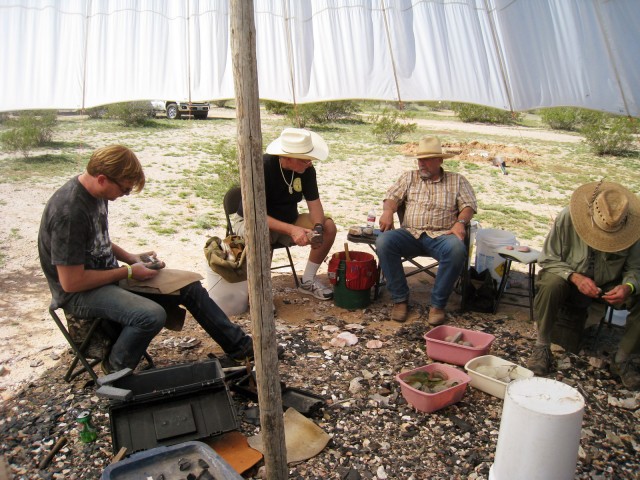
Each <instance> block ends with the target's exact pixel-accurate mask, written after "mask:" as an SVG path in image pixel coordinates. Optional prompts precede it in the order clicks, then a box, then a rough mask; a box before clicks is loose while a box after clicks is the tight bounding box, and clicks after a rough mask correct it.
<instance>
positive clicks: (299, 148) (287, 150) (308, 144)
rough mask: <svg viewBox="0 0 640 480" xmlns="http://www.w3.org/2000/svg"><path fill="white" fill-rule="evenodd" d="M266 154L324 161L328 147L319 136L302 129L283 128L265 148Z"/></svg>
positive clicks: (327, 154) (327, 153)
mask: <svg viewBox="0 0 640 480" xmlns="http://www.w3.org/2000/svg"><path fill="white" fill-rule="evenodd" d="M267 153H268V154H271V155H278V156H280V157H290V158H300V159H302V160H325V159H326V158H327V157H328V156H329V147H328V146H327V144H326V142H325V141H324V140H323V139H322V137H321V136H320V135H318V134H317V133H314V132H310V131H309V130H305V129H303V128H285V129H284V130H283V131H282V133H281V134H280V137H279V138H277V139H276V140H274V141H273V142H271V143H270V144H269V146H268V147H267Z"/></svg>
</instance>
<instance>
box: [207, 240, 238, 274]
mask: <svg viewBox="0 0 640 480" xmlns="http://www.w3.org/2000/svg"><path fill="white" fill-rule="evenodd" d="M223 243H224V244H225V245H223ZM246 253H247V250H246V248H245V244H244V239H243V238H242V237H239V236H238V235H229V236H228V237H227V238H225V239H224V240H221V239H220V237H211V238H209V240H207V243H205V245H204V255H205V257H206V258H207V262H208V264H209V267H210V268H211V269H212V270H213V271H214V272H216V273H217V274H218V275H220V276H221V277H222V278H223V279H224V280H225V281H227V282H228V283H237V282H244V281H245V280H246V279H247V263H246V261H245V258H246Z"/></svg>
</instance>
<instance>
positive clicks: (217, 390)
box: [109, 359, 239, 454]
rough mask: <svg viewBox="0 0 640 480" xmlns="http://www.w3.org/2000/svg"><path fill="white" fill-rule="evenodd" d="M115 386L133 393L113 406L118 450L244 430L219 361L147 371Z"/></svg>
mask: <svg viewBox="0 0 640 480" xmlns="http://www.w3.org/2000/svg"><path fill="white" fill-rule="evenodd" d="M112 385H113V386H114V387H116V388H121V389H125V390H130V391H131V393H132V395H131V397H130V398H129V399H128V400H125V401H112V402H111V403H110V405H109V417H110V422H111V437H112V441H113V450H114V452H118V451H119V450H120V448H122V447H126V448H127V454H131V453H134V452H138V451H140V450H147V449H150V448H153V447H157V446H160V445H175V444H177V443H181V442H186V441H190V440H200V439H203V438H207V437H211V436H215V435H219V434H222V433H225V432H228V431H231V430H237V429H238V428H239V423H238V418H237V414H236V410H235V408H234V406H233V404H232V402H231V396H230V394H229V390H228V388H227V386H226V384H225V382H224V374H223V372H222V368H221V367H220V362H218V360H217V359H212V360H207V361H204V362H196V363H189V364H182V365H173V366H170V367H165V368H156V369H152V370H146V371H143V372H140V373H135V374H132V375H129V376H126V377H123V378H120V379H118V380H116V381H115V382H114V383H113V384H112Z"/></svg>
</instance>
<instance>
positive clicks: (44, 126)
mask: <svg viewBox="0 0 640 480" xmlns="http://www.w3.org/2000/svg"><path fill="white" fill-rule="evenodd" d="M57 121H58V118H57V115H56V112H55V111H53V110H43V111H24V112H21V113H19V114H18V115H17V116H14V117H9V118H7V119H6V120H5V122H4V124H5V125H6V126H7V127H8V130H7V131H5V132H3V133H2V135H0V143H2V146H3V147H4V149H5V150H7V151H9V152H21V153H22V155H23V156H24V157H25V158H26V157H28V156H29V152H30V151H31V149H33V148H34V147H38V146H41V145H44V144H46V143H47V142H50V141H51V137H52V136H53V130H54V128H55V126H56V123H57Z"/></svg>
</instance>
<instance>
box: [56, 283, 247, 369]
mask: <svg viewBox="0 0 640 480" xmlns="http://www.w3.org/2000/svg"><path fill="white" fill-rule="evenodd" d="M152 299H153V300H152ZM163 304H164V305H184V306H185V307H186V308H187V310H188V311H189V312H190V313H191V315H193V318H195V320H196V321H197V322H198V323H199V324H200V325H201V326H202V328H204V330H205V331H206V332H207V333H208V334H209V335H210V336H211V338H213V340H215V341H216V343H218V345H220V347H222V349H223V350H224V351H225V352H226V353H229V354H230V355H231V356H232V357H234V358H244V357H245V356H247V354H249V353H250V352H252V349H253V343H252V340H251V337H250V336H248V335H247V334H246V333H244V332H243V330H242V328H240V327H239V326H238V325H236V324H234V323H232V322H231V321H230V320H229V317H227V315H226V314H225V313H224V312H223V311H222V310H221V309H220V307H218V305H217V304H216V303H215V302H214V301H213V300H212V299H211V298H210V297H209V294H208V293H207V291H206V290H205V289H204V287H203V286H202V284H201V283H200V282H193V283H190V284H189V285H187V286H186V287H183V288H182V289H180V294H179V295H144V294H138V293H134V292H130V291H128V290H125V289H123V288H120V287H118V286H117V285H105V286H104V287H100V288H95V289H93V290H89V291H86V292H79V293H76V294H74V295H73V297H71V299H70V300H69V301H68V302H67V303H66V304H65V305H64V306H63V309H64V310H65V311H66V312H69V313H72V314H74V315H76V316H78V317H81V318H95V317H100V318H105V319H107V320H111V321H113V322H116V323H118V324H120V325H121V326H122V332H121V333H120V335H119V336H118V339H117V340H116V342H115V343H114V344H113V346H112V347H111V354H110V355H109V363H110V364H111V367H112V368H113V369H115V370H120V369H122V368H126V367H129V368H135V367H136V365H138V362H139V361H140V359H141V358H142V355H143V354H144V352H145V351H146V349H147V347H148V346H149V343H151V340H152V339H153V337H155V336H156V335H157V334H158V333H159V332H160V330H162V327H164V323H165V320H166V318H167V314H166V312H165V309H164V307H163V306H162V305H163Z"/></svg>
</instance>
